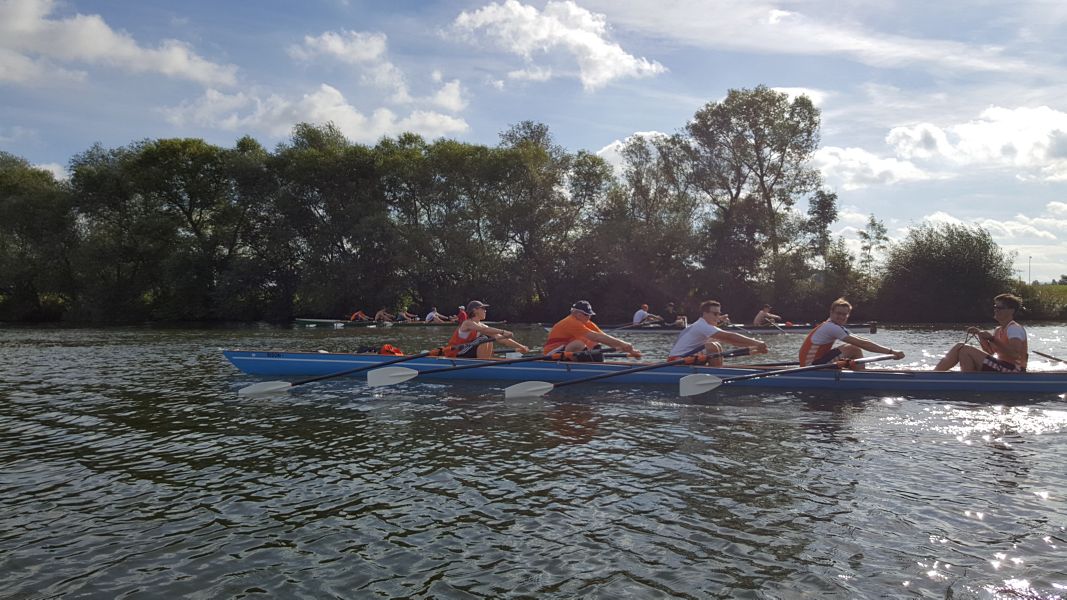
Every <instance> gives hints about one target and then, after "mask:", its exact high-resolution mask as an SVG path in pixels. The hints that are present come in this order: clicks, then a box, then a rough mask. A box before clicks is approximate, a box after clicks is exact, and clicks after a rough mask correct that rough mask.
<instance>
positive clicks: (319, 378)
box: [292, 336, 492, 386]
mask: <svg viewBox="0 0 1067 600" xmlns="http://www.w3.org/2000/svg"><path fill="white" fill-rule="evenodd" d="M490 339H492V338H489V337H486V336H478V337H476V338H474V339H473V340H471V341H469V342H467V343H466V344H463V345H462V346H457V347H456V350H457V351H458V352H459V353H460V354H462V353H464V352H466V351H468V350H470V349H471V348H473V347H476V346H479V345H481V344H484V343H485V342H488V341H489V340H490ZM442 350H443V348H438V349H437V350H425V351H423V352H419V353H418V354H409V355H408V356H400V357H398V358H395V359H393V360H387V361H385V362H380V363H372V364H369V365H367V366H364V367H356V368H355V369H349V370H347V371H341V372H339V373H330V374H329V375H318V376H316V377H308V378H307V379H300V380H298V381H294V382H293V383H292V385H294V386H296V385H303V384H305V383H313V382H315V381H322V380H323V379H332V378H334V377H344V376H346V375H353V374H355V373H360V372H362V371H369V370H370V369H377V368H378V367H385V366H388V365H395V364H397V363H402V362H406V361H409V360H416V359H419V358H426V357H427V356H430V355H431V354H433V353H434V352H440V351H442Z"/></svg>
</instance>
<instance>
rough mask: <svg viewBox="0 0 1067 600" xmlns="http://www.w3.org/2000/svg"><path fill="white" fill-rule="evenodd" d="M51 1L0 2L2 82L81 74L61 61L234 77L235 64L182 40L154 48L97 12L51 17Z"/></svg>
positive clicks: (213, 81) (190, 76) (198, 78)
mask: <svg viewBox="0 0 1067 600" xmlns="http://www.w3.org/2000/svg"><path fill="white" fill-rule="evenodd" d="M55 4H56V3H55V2H54V1H53V0H4V1H2V2H0V82H4V81H7V82H11V83H23V84H28V83H42V82H47V81H50V80H52V78H54V77H59V78H61V79H67V80H69V79H81V78H83V77H84V74H83V73H80V72H78V71H70V70H67V69H65V68H64V67H62V66H60V65H62V64H63V63H81V64H89V65H103V66H110V67H115V68H118V69H122V70H125V71H129V72H132V73H159V74H162V75H165V76H167V77H173V78H177V79H187V80H190V81H195V82H197V83H201V84H204V85H233V84H234V83H235V82H236V72H237V68H236V67H235V66H233V65H219V64H216V63H213V62H211V61H209V60H206V59H204V58H202V57H200V56H199V55H197V54H196V53H195V52H194V51H193V50H192V49H191V48H190V47H189V46H188V45H187V44H185V43H184V42H180V41H178V40H163V41H162V42H161V43H160V44H159V46H158V47H156V48H146V47H143V46H141V45H140V44H138V43H137V41H136V40H134V39H133V38H132V37H131V36H130V35H128V34H126V33H123V32H116V31H114V30H113V29H111V27H110V26H108V24H107V23H106V22H104V20H103V18H101V17H100V16H99V15H81V14H78V15H75V16H73V17H70V18H65V19H52V18H49V16H50V15H51V14H52V12H53V11H54V9H55ZM56 63H59V64H58V65H57V64H56Z"/></svg>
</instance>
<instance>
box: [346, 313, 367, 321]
mask: <svg viewBox="0 0 1067 600" xmlns="http://www.w3.org/2000/svg"><path fill="white" fill-rule="evenodd" d="M348 320H349V321H370V320H371V318H370V315H368V314H367V313H365V312H363V311H362V310H357V311H356V312H354V313H352V314H351V315H349V316H348Z"/></svg>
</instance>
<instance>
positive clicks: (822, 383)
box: [223, 350, 1067, 394]
mask: <svg viewBox="0 0 1067 600" xmlns="http://www.w3.org/2000/svg"><path fill="white" fill-rule="evenodd" d="M223 354H225V356H226V358H227V359H228V360H229V361H230V362H231V363H233V365H234V366H235V367H237V368H238V369H240V370H241V371H243V372H245V373H248V374H250V375H259V376H269V377H303V376H315V375H328V374H333V373H339V372H341V371H345V370H348V369H353V368H357V367H361V366H370V365H374V364H379V363H382V362H385V361H387V360H392V359H395V358H396V357H395V356H383V355H378V354H347V353H327V352H258V351H256V352H253V351H242V350H227V351H224V352H223ZM486 362H487V361H483V360H476V359H452V358H420V359H415V360H411V361H406V362H405V363H404V366H405V367H408V368H411V369H416V370H418V371H426V370H431V369H439V368H442V367H450V366H460V365H469V364H479V363H482V364H484V363H486ZM640 364H642V363H634V362H604V363H578V362H555V361H534V362H526V363H519V364H510V365H499V366H491V367H485V368H480V369H467V370H465V371H457V372H451V373H437V374H432V375H427V376H426V377H427V378H435V379H441V380H451V381H466V380H476V381H525V380H540V381H548V382H561V381H571V380H575V379H580V378H583V377H589V376H592V375H599V374H603V373H610V372H613V371H621V370H624V369H627V368H630V367H634V366H637V365H640ZM773 370H775V369H774V368H772V367H744V366H731V367H697V366H672V367H664V368H659V369H654V370H648V371H643V372H639V373H631V374H626V375H620V376H618V377H614V378H610V379H605V380H604V383H614V384H652V385H668V386H677V385H678V382H679V380H680V379H681V378H682V377H684V376H686V375H693V374H705V375H714V376H716V377H721V378H727V377H735V376H741V375H752V374H756V373H766V372H768V371H773ZM360 378H361V379H362V376H360ZM729 385H730V387H745V388H771V389H788V390H804V389H831V390H866V391H873V390H879V391H888V392H907V391H944V392H997V393H1012V392H1015V393H1037V394H1061V393H1064V392H1067V371H1031V372H1027V373H988V372H976V373H963V372H960V371H947V372H934V371H918V370H909V369H901V370H894V369H868V370H865V371H849V370H837V369H824V370H817V371H804V372H799V373H790V374H783V375H775V376H771V377H763V378H760V379H751V380H747V381H737V382H734V383H731V384H729Z"/></svg>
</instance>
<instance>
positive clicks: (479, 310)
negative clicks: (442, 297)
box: [448, 300, 530, 359]
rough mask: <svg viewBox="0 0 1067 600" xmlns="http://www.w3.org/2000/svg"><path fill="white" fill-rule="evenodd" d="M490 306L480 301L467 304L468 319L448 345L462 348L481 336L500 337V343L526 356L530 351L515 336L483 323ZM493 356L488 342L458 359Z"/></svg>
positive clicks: (458, 356) (453, 335)
mask: <svg viewBox="0 0 1067 600" xmlns="http://www.w3.org/2000/svg"><path fill="white" fill-rule="evenodd" d="M487 308H489V305H488V304H486V303H485V302H481V301H480V300H471V301H470V302H468V303H467V311H466V312H467V315H468V316H467V318H466V319H465V320H464V321H463V322H462V323H460V325H459V327H457V328H456V330H455V331H454V332H453V333H452V337H451V338H450V339H449V340H448V345H449V346H450V347H452V348H455V347H457V346H462V345H463V344H467V343H470V342H472V341H474V338H476V337H478V336H479V335H488V336H499V337H497V338H496V339H497V341H499V342H500V343H502V344H504V345H506V346H511V347H512V348H514V349H516V350H518V351H519V352H522V353H523V354H526V353H527V352H529V351H530V349H529V348H527V347H526V346H524V345H522V344H520V343H519V342H517V341H515V340H514V339H512V338H514V337H515V334H513V333H511V332H510V331H508V330H506V329H498V328H496V327H490V326H488V325H486V324H485V323H482V321H484V320H485V316H486V314H487V311H486V309H487ZM492 356H493V342H486V343H484V344H480V345H478V346H475V347H474V348H471V349H470V350H467V351H466V352H464V353H463V354H459V355H457V358H483V359H485V358H492Z"/></svg>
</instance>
